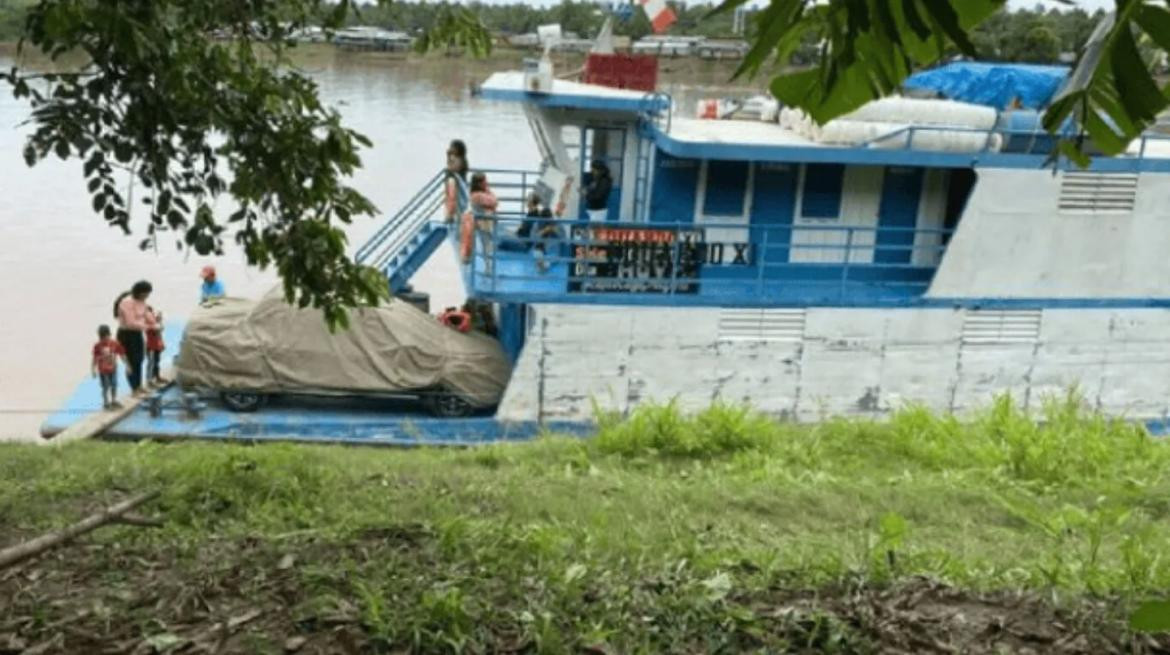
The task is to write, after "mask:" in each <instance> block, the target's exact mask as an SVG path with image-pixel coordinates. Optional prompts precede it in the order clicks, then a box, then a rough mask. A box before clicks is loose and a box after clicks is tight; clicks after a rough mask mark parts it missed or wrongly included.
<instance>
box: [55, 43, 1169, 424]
mask: <svg viewBox="0 0 1170 655" xmlns="http://www.w3.org/2000/svg"><path fill="white" fill-rule="evenodd" d="M945 70H946V69H943V71H930V72H928V73H929V75H926V76H923V77H917V76H916V78H912V80H911V81H910V82H911V83H910V84H908V85H907V87H908V90H909V89H913V90H914V93H910V92H908V93H907V95H906V97H899V98H890V99H885V100H881V101H877V102H874V103H871V104H870V105H867V106H866V107H863V108H862V109H861V110H859V111H858V112H855V113H854V114H851V115H850V116H847V117H845V118H843V119H840V120H838V121H833V122H831V123H829V124H826V125H824V126H816V125H814V124H812V123H811V122H810V121H808V120H807V118H806V117H804V116H803V115H801V114H800V113H799V112H795V111H792V110H790V109H787V108H779V107H775V106H769V103H768V102H756V103H755V105H756V106H757V110H758V111H754V112H749V113H752V114H753V115H754V116H755V118H753V119H751V120H724V119H722V118H721V117H722V116H726V115H742V114H743V112H737V111H734V110H735V109H742V108H743V107H744V106H745V103H738V104H736V103H727V105H726V107H725V106H724V105H723V104H722V103H714V104H713V105H705V107H714V111H713V112H707V111H706V110H704V111H703V112H700V115H708V116H710V115H712V114H713V116H714V117H713V118H688V117H684V116H682V113H683V112H682V111H680V110H679V108H678V107H677V106H675V103H674V102H673V100H672V99H671V98H670V96H668V95H666V94H663V93H658V92H654V91H644V90H634V89H632V88H614V87H615V86H622V85H621V84H616V85H614V86H600V85H597V84H584V83H579V82H573V81H567V80H560V79H556V80H554V79H552V78H551V75H550V74H549V71H548V70H547V68H542V67H540V66H535V65H534V66H530V67H529V68H528V70H526V71H513V72H503V73H497V74H495V75H493V76H491V77H490V78H489V79H488V80H486V81H485V82H484V83H483V84H482V86H481V89H480V93H481V95H482V97H483V98H484V99H486V100H490V101H499V102H514V103H519V104H520V105H521V106H522V107H523V109H524V113H525V115H526V117H527V120H528V122H529V124H530V126H531V128H532V133H533V138H534V140H535V142H536V144H537V147H538V150H539V153H540V157H541V160H540V161H534V162H533V165H532V167H531V169H529V170H503V169H487V170H484V171H480V172H483V173H485V174H486V175H487V178H488V182H489V185H490V186H491V188H492V189H494V191H495V193H496V195H497V196H498V198H499V200H500V204H499V206H498V208H497V209H496V210H495V211H494V212H491V213H476V214H474V216H471V217H470V218H469V220H468V223H467V224H468V225H469V226H470V227H471V229H470V230H460V229H459V222H458V221H456V222H447V220H445V214H446V212H445V211H444V204H445V200H446V197H447V195H446V194H447V193H448V189H450V188H452V185H453V188H454V189H455V190H456V195H457V204H458V205H459V212H460V213H464V212H465V210H466V212H472V208H471V207H470V204H469V189H468V187H467V185H466V183H465V181H464V180H462V179H459V178H457V177H452V176H451V175H450V174H448V173H447V172H446V171H445V170H440V171H438V172H436V174H435V176H434V177H433V178H432V179H431V180H430V181H429V182H428V183H427V184H426V185H425V186H424V187H423V188H422V189H420V190H419V191H418V192H417V193H416V194H415V195H414V196H413V197H412V198H411V199H409V200H408V201H407V202H406V203H405V204H404V206H403V207H402V208H401V209H400V210H399V211H398V212H397V213H396V214H395V215H394V216H392V217H391V218H390V219H389V220H388V221H387V222H386V223H385V224H384V225H383V226H382V228H381V229H379V230H378V231H377V232H376V234H375V235H374V236H373V237H372V238H371V239H370V240H369V242H368V243H366V244H365V245H364V246H363V247H362V248H360V249H359V250H358V251H357V253H356V258H357V260H358V261H359V262H361V263H364V264H367V265H370V266H374V267H377V268H379V269H380V270H382V271H383V272H384V273H385V274H386V276H387V278H388V280H389V281H390V286H391V289H392V290H393V291H395V292H399V291H402V290H404V289H405V288H406V287H407V286H408V284H409V281H410V279H411V277H412V275H413V274H414V273H415V272H416V271H418V269H419V268H420V267H421V266H422V265H423V264H424V263H425V262H426V261H427V259H428V258H430V257H432V256H436V254H438V253H442V254H441V255H440V256H451V254H452V253H455V254H457V255H458V253H460V252H467V253H468V254H469V256H468V257H467V259H466V261H464V262H463V263H462V264H461V271H462V278H463V282H464V286H465V289H466V292H467V295H468V296H469V297H470V298H472V299H475V300H478V301H481V302H485V303H491V304H492V305H494V306H495V308H496V314H497V316H498V324H499V338H500V341H501V343H502V344H503V346H504V349H505V351H506V352H507V354H508V356H509V357H510V359H511V360H512V361H513V362H514V368H513V373H512V377H511V380H510V382H509V385H508V388H507V390H506V392H505V394H504V397H503V400H502V401H501V403H500V405H499V407H498V409H497V412H496V415H495V417H494V418H493V419H490V420H487V419H482V418H477V419H465V420H461V419H444V420H436V421H428V419H423V418H418V417H414V416H409V415H408V416H403V415H399V414H383V415H379V414H377V413H376V412H365V413H361V414H360V415H357V416H356V417H355V415H354V414H353V413H349V412H346V411H338V410H329V411H328V412H317V413H314V411H312V410H308V409H305V408H301V407H294V408H287V409H276V410H272V411H271V412H269V413H268V414H261V415H258V416H253V417H232V416H231V415H229V414H227V413H225V412H222V411H219V412H215V413H213V415H212V416H211V417H210V418H204V419H201V420H188V421H179V420H176V419H173V418H167V417H166V416H163V417H161V418H153V419H152V418H148V417H146V416H144V415H142V414H136V415H134V416H132V417H131V418H130V419H127V420H126V421H124V422H123V423H122V424H119V425H118V426H115V427H114V429H113V430H112V433H114V434H122V435H123V436H133V435H141V434H151V435H159V434H172V435H175V436H197V437H228V438H245V439H263V438H297V439H312V440H325V441H352V442H360V443H404V442H406V443H418V442H420V441H421V442H424V443H425V442H431V443H467V442H474V441H479V440H482V439H484V438H488V439H490V438H496V437H515V438H521V437H524V436H529V435H531V434H534V433H535V432H536V430H537V429H539V427H540V426H546V427H554V428H556V429H568V428H571V427H573V426H586V425H588V423H589V421H590V419H591V418H592V416H593V412H594V411H595V409H596V408H597V407H600V408H602V409H605V410H613V411H617V412H625V411H629V410H630V409H631V408H633V407H635V406H637V405H638V404H640V403H644V402H649V401H659V402H664V401H674V402H677V403H678V404H679V405H681V406H682V407H683V408H685V409H697V408H700V407H703V406H706V405H708V404H710V403H711V402H712V401H715V400H720V399H721V400H725V401H729V402H737V403H738V402H743V403H749V404H751V405H753V406H754V407H756V408H758V409H760V410H762V411H765V412H768V413H772V414H775V415H777V416H781V417H786V418H789V419H792V420H798V421H814V420H819V419H822V418H825V417H826V416H833V415H848V416H866V417H879V416H881V415H883V414H885V413H888V412H890V411H892V410H894V409H896V408H898V407H901V406H904V405H906V404H910V403H913V404H919V405H922V406H926V407H929V408H932V409H935V410H939V411H948V412H958V413H962V412H964V411H966V410H968V409H971V408H974V407H978V406H981V405H984V404H985V403H986V402H987V401H988V400H989V399H990V398H991V397H992V396H993V395H994V394H998V393H1003V392H1010V393H1012V394H1013V395H1014V396H1015V397H1016V399H1017V400H1018V401H1019V402H1020V403H1021V404H1022V405H1024V406H1025V407H1026V408H1032V409H1034V408H1037V407H1038V406H1039V404H1040V403H1041V402H1042V399H1043V398H1045V397H1046V396H1049V395H1056V394H1062V393H1065V392H1066V391H1067V390H1068V389H1070V388H1073V387H1075V388H1077V389H1078V390H1079V391H1080V392H1081V393H1083V394H1084V395H1085V397H1086V399H1087V400H1088V401H1089V402H1090V403H1092V404H1093V405H1095V406H1096V407H1097V408H1099V409H1101V410H1103V411H1106V412H1109V413H1112V414H1115V415H1118V416H1124V417H1128V418H1131V419H1135V420H1141V421H1145V422H1147V423H1148V424H1150V425H1152V426H1161V425H1162V424H1163V423H1164V422H1165V421H1166V417H1167V414H1168V412H1170V339H1167V337H1166V335H1167V334H1170V293H1167V290H1166V282H1165V281H1166V280H1168V279H1170V259H1168V258H1167V257H1166V256H1165V252H1166V251H1167V250H1168V248H1170V229H1168V228H1170V184H1167V182H1170V140H1168V139H1167V138H1166V137H1164V136H1161V135H1157V134H1148V135H1146V136H1143V137H1142V138H1140V139H1139V140H1138V141H1137V142H1135V143H1134V145H1133V146H1132V147H1131V149H1130V151H1128V152H1127V153H1125V154H1124V155H1122V156H1117V157H1096V158H1094V160H1093V162H1092V164H1091V165H1090V166H1089V167H1088V168H1087V169H1083V170H1082V169H1077V168H1075V167H1073V166H1071V165H1069V164H1067V163H1066V162H1064V161H1055V162H1054V161H1052V160H1051V158H1050V153H1051V152H1052V148H1053V142H1052V139H1051V137H1050V135H1048V134H1047V133H1046V132H1045V131H1044V130H1043V129H1042V127H1041V126H1040V112H1041V111H1042V108H1043V106H1044V104H1045V103H1046V102H1047V101H1048V100H1049V99H1050V98H1051V97H1052V96H1053V94H1054V93H1056V92H1057V90H1058V88H1059V85H1060V84H1061V83H1062V80H1063V79H1064V77H1065V76H1066V75H1067V71H1065V70H1063V69H1046V68H1039V67H1021V66H1002V65H973V64H954V65H951V68H950V70H951V72H952V73H953V74H950V75H948V74H946V73H945ZM593 72H594V73H597V71H593ZM613 73H614V71H608V72H607V75H606V76H604V77H607V79H611V80H612V79H613V78H614V75H613ZM930 75H933V76H935V77H936V79H935V80H934V81H931V79H930V77H929V76H930ZM939 75H941V78H939V77H938V76H939ZM619 77H620V76H619ZM939 79H941V80H942V81H941V82H940V81H939ZM629 86H638V84H631V85H629ZM924 90H925V91H926V92H927V93H925V94H924V93H923V92H924ZM997 94H998V95H997ZM924 95H925V96H927V97H923V96H924ZM939 95H941V96H943V97H942V98H939V97H937V96H939ZM1008 107H1011V108H1010V109H1008ZM725 108H726V109H728V111H724V109H725ZM595 161H600V162H602V163H604V164H605V166H606V167H607V168H608V170H609V171H610V174H611V177H612V180H613V184H612V190H611V192H610V194H609V196H608V205H607V208H606V210H605V212H604V220H589V218H590V216H589V213H587V212H586V210H585V206H584V203H583V199H582V197H581V196H582V194H581V189H582V186H583V185H585V184H587V183H588V182H589V181H590V175H591V173H590V164H591V163H592V162H595ZM532 195H535V196H537V197H539V198H540V199H541V201H542V202H543V204H544V205H545V206H547V207H556V208H558V209H559V210H561V211H559V212H558V213H559V215H558V216H557V217H556V218H555V219H554V220H553V221H552V222H551V225H553V226H555V228H556V229H555V230H554V231H552V232H551V235H550V233H549V232H541V231H540V230H531V231H530V230H525V229H523V228H524V226H525V225H526V223H527V224H528V225H531V223H529V221H531V220H532V219H531V217H529V216H527V214H526V199H527V198H529V197H530V196H532ZM595 218H601V216H599V215H595ZM53 420H54V419H51V420H50V423H52V422H53ZM56 420H58V421H59V422H60V421H62V420H63V419H61V418H58V419H56ZM460 421H462V422H460ZM493 426H494V427H493ZM404 435H405V436H404Z"/></svg>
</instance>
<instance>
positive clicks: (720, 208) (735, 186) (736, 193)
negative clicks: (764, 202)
mask: <svg viewBox="0 0 1170 655" xmlns="http://www.w3.org/2000/svg"><path fill="white" fill-rule="evenodd" d="M749 165H750V164H749V163H748V162H744V161H709V162H707V185H706V193H705V194H704V196H703V214H704V215H706V216H742V215H743V213H744V204H745V202H746V199H747V183H748V166H749ZM844 179H845V166H844V165H843V164H807V165H805V167H804V179H803V188H802V189H801V194H800V215H801V216H802V217H804V218H837V217H838V216H840V214H841V189H842V185H843V182H844Z"/></svg>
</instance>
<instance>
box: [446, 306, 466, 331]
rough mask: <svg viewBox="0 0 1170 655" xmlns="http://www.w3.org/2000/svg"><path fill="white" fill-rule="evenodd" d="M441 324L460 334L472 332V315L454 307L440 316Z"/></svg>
mask: <svg viewBox="0 0 1170 655" xmlns="http://www.w3.org/2000/svg"><path fill="white" fill-rule="evenodd" d="M439 322H440V323H442V324H443V325H446V326H447V327H449V328H452V329H454V330H458V331H459V332H470V331H471V314H468V313H467V312H465V311H463V310H461V309H456V308H454V307H448V308H447V309H445V310H444V311H443V313H442V314H439Z"/></svg>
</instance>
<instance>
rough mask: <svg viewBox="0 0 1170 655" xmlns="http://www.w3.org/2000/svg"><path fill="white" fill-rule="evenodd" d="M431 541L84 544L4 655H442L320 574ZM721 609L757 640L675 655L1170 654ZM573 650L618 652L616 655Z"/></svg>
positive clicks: (2, 579)
mask: <svg viewBox="0 0 1170 655" xmlns="http://www.w3.org/2000/svg"><path fill="white" fill-rule="evenodd" d="M291 539H292V540H293V541H296V539H295V536H294V537H291ZM430 539H432V535H431V534H429V532H428V531H427V530H426V529H425V528H422V527H421V526H413V527H412V526H403V527H398V528H393V529H386V530H379V531H376V532H371V533H369V534H365V535H363V536H362V537H361V539H359V540H355V541H353V542H351V543H349V544H347V545H346V546H344V547H343V548H341V549H338V548H337V547H336V545H331V546H330V545H326V544H320V543H315V542H313V541H312V540H309V541H299V542H297V543H296V545H295V546H292V547H290V546H289V544H282V543H274V542H273V541H272V540H266V541H260V540H258V539H257V540H252V539H239V540H233V541H218V540H216V541H209V542H207V543H205V544H203V545H202V546H201V547H200V549H199V554H198V556H197V557H196V558H195V561H184V560H183V557H185V556H182V557H181V556H180V555H179V554H178V552H177V551H176V552H172V551H171V550H170V549H168V548H167V547H159V546H157V545H154V546H150V547H143V546H136V545H134V544H133V543H130V544H129V545H126V544H124V543H120V542H104V543H97V542H93V541H87V540H85V539H83V540H81V541H80V542H78V543H75V544H73V545H71V546H67V547H65V548H63V549H60V550H57V551H54V552H52V553H50V554H48V555H46V556H43V557H41V558H39V559H36V560H33V561H30V562H26V563H24V564H22V565H18V566H16V567H13V568H10V569H8V570H6V571H3V572H0V598H3V599H6V600H5V601H3V603H2V608H0V655H17V654H21V655H34V654H45V653H103V654H105V653H109V654H114V653H133V654H136V655H146V654H150V653H164V652H165V653H256V652H277V653H279V652H285V653H294V652H295V653H383V652H395V653H408V652H431V651H430V650H422V649H412V648H411V647H410V646H409V645H407V646H395V645H393V644H387V643H386V642H385V641H384V640H380V639H375V638H373V636H372V630H373V626H371V625H369V624H368V622H367V621H366V620H365V618H364V614H363V612H362V611H361V610H360V609H359V604H360V603H359V601H358V600H357V598H355V597H352V596H351V597H347V592H346V589H347V588H351V587H350V585H347V584H344V583H341V581H339V580H336V579H334V580H332V581H322V580H318V581H317V582H314V581H313V575H312V573H311V572H312V571H314V570H317V569H320V568H322V567H325V568H327V567H328V566H329V564H330V562H331V561H333V560H335V559H337V558H359V559H360V558H362V557H367V558H371V559H373V558H376V557H378V554H379V553H387V552H391V551H396V552H398V553H399V554H401V553H404V552H407V553H408V552H411V551H414V550H416V549H419V550H421V549H423V547H424V545H425V543H426V542H427V541H428V540H430ZM281 553H283V554H281ZM307 572H308V573H307ZM350 582H352V581H350ZM644 584H646V585H651V586H652V585H654V584H655V583H654V582H653V581H645V583H644ZM323 587H324V588H328V589H323ZM583 593H585V594H588V593H589V591H588V590H586V591H585V592H583ZM662 594H663V595H669V594H670V590H669V589H668V588H664V589H662ZM314 597H319V598H316V599H315V598H314ZM515 600H516V601H517V602H518V603H520V604H522V603H521V601H522V599H520V598H517V599H515ZM586 600H589V599H586ZM724 602H726V603H728V604H729V605H731V606H733V607H735V608H736V610H737V611H739V612H740V613H746V615H747V616H749V617H750V619H751V620H750V624H751V626H752V627H751V628H744V629H742V630H741V629H740V628H738V627H737V626H736V625H726V624H724V625H718V626H716V625H709V626H703V625H696V626H694V630H695V638H696V639H695V641H694V642H693V643H689V644H687V643H679V644H677V650H675V651H674V652H680V653H683V652H686V653H695V652H710V651H707V650H705V649H704V647H703V646H702V645H701V644H702V643H706V642H704V641H703V638H704V637H703V636H702V633H703V632H705V631H708V630H712V629H714V630H723V631H727V632H729V633H738V634H733V635H730V636H731V637H732V638H731V639H730V640H729V641H727V643H729V644H730V646H729V647H727V648H722V649H720V650H721V651H722V652H776V651H775V650H773V649H771V648H766V647H764V644H768V643H773V644H774V643H776V642H775V638H776V637H777V636H780V637H782V638H783V640H784V641H785V643H788V644H790V647H789V650H788V651H787V652H844V653H973V654H975V653H1037V654H1039V653H1055V654H1068V655H1072V654H1077V655H1081V654H1083V655H1098V654H1102V653H1162V652H1170V639H1154V638H1149V637H1144V636H1140V637H1133V636H1132V635H1129V634H1127V633H1126V631H1125V630H1124V629H1123V626H1122V624H1121V623H1120V622H1119V621H1118V620H1116V618H1115V617H1112V616H1111V613H1110V606H1111V604H1110V603H1109V602H1107V601H1104V600H1102V601H1097V602H1090V601H1078V603H1077V604H1076V605H1075V606H1074V607H1073V608H1071V609H1070V608H1069V607H1067V606H1066V607H1064V608H1056V607H1054V606H1053V605H1052V604H1051V603H1048V602H1045V601H1044V600H1042V599H1041V598H1038V597H1037V596H1035V595H1024V594H1006V593H995V594H987V595H980V594H974V593H969V592H964V591H960V590H957V589H953V588H950V587H947V586H945V585H942V584H939V583H936V582H933V581H931V580H927V579H923V578H911V579H907V580H904V581H902V582H901V583H899V584H897V585H893V586H888V587H884V588H874V587H871V586H864V585H859V586H857V587H853V588H849V587H847V586H841V587H836V588H827V589H820V590H800V591H793V590H790V589H782V588H776V589H771V590H767V591H764V592H753V593H750V594H747V595H738V596H737V595H731V596H728V597H727V598H726V599H725V600H724ZM648 614H651V615H652V614H653V612H649V611H648ZM484 627H485V628H486V630H488V634H490V635H491V636H490V637H489V638H488V639H486V640H483V641H481V642H480V643H479V644H477V645H476V646H475V647H474V648H468V649H467V650H462V649H457V648H454V647H452V648H450V649H449V650H450V652H492V653H526V652H541V651H542V650H544V649H541V648H539V645H538V644H536V643H534V642H533V641H531V640H527V639H524V638H523V637H522V636H520V635H521V634H522V631H521V630H520V627H519V626H517V625H509V624H508V623H507V622H506V621H505V622H498V621H494V622H492V624H491V625H488V626H484ZM768 633H771V634H768ZM575 650H576V652H588V653H597V654H600V653H617V652H621V651H617V650H611V649H610V648H608V647H606V646H604V645H596V646H591V645H580V646H578V647H577V648H576V649H575Z"/></svg>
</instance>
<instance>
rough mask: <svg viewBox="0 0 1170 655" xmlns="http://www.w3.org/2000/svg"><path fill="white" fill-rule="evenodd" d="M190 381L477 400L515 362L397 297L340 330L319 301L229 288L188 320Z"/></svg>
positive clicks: (497, 390)
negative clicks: (310, 305) (312, 304)
mask: <svg viewBox="0 0 1170 655" xmlns="http://www.w3.org/2000/svg"><path fill="white" fill-rule="evenodd" d="M176 374H177V377H178V382H179V384H180V385H181V386H183V387H185V388H186V387H196V388H207V389H214V390H216V391H257V392H263V393H282V392H283V393H371V394H376V393H392V392H401V391H419V390H430V389H440V388H441V389H444V390H447V391H450V392H454V393H455V394H456V395H458V396H460V397H461V398H463V399H464V400H466V401H467V402H469V403H470V404H471V405H472V406H474V407H478V408H482V407H490V406H492V405H495V404H496V403H498V402H499V400H500V397H501V396H503V393H504V388H505V387H506V386H507V384H508V378H509V376H510V375H511V366H510V365H509V364H508V359H507V357H506V356H505V355H504V352H503V350H502V349H501V348H500V344H499V342H497V341H496V340H495V339H492V338H491V337H488V336H487V335H484V334H479V333H471V334H462V333H460V332H456V331H455V330H453V329H451V328H448V327H445V326H443V325H441V324H440V323H439V322H438V321H437V320H436V319H435V318H434V317H432V316H430V315H428V314H426V313H424V312H422V311H420V310H419V309H417V308H415V307H413V306H412V305H410V304H409V303H406V302H403V301H399V300H395V301H391V302H390V303H388V304H384V305H381V306H378V307H372V308H363V309H355V310H351V311H350V326H349V328H348V329H338V330H337V331H336V332H334V333H331V332H329V329H328V328H327V327H326V325H325V320H324V318H323V317H322V315H321V312H320V311H319V310H315V309H300V308H297V307H295V306H292V305H289V304H288V303H286V302H285V300H284V296H283V294H282V293H281V290H280V289H279V288H278V289H274V290H273V291H271V292H269V293H268V294H267V295H266V296H265V297H264V298H263V299H261V300H259V301H253V300H244V299H240V298H219V299H216V300H215V301H212V302H210V303H207V304H204V305H202V306H200V307H199V308H198V309H196V310H195V312H194V314H193V315H192V316H191V318H190V320H189V321H188V322H187V328H186V331H185V332H184V334H183V341H182V344H181V345H180V347H179V356H178V359H177V364H176Z"/></svg>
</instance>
